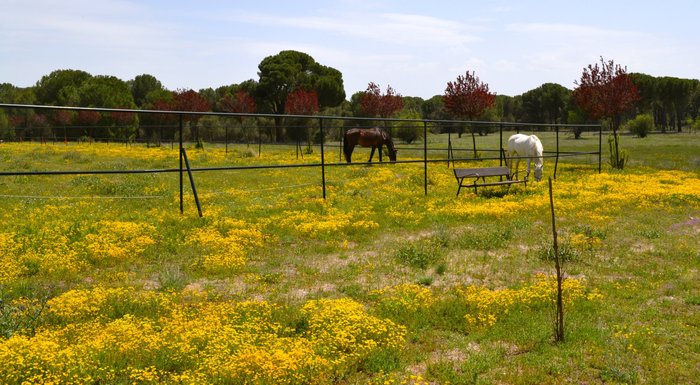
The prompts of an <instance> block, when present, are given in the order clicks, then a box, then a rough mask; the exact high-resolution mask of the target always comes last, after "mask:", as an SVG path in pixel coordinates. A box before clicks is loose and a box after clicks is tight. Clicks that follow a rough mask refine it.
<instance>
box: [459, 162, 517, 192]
mask: <svg viewBox="0 0 700 385" xmlns="http://www.w3.org/2000/svg"><path fill="white" fill-rule="evenodd" d="M454 174H455V178H457V183H458V185H459V186H458V187H457V196H459V192H460V191H461V190H462V187H473V188H474V193H475V194H476V193H477V188H478V187H483V186H498V185H507V186H510V185H511V184H514V183H525V185H526V186H527V180H518V179H511V175H510V170H509V169H508V167H504V166H501V167H481V168H455V169H454ZM487 177H500V178H501V179H500V180H498V181H488V182H487V181H486V178H487ZM503 177H505V178H506V179H505V180H503ZM469 178H473V179H472V180H470V179H469ZM465 179H467V182H466V183H465ZM479 179H481V182H479Z"/></svg>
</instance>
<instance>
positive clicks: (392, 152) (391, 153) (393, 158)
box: [387, 146, 398, 162]
mask: <svg viewBox="0 0 700 385" xmlns="http://www.w3.org/2000/svg"><path fill="white" fill-rule="evenodd" d="M387 150H388V152H389V160H390V161H392V162H396V153H397V152H398V151H396V149H395V148H394V146H391V148H388V146H387Z"/></svg>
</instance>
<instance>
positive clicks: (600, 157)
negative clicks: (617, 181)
mask: <svg viewBox="0 0 700 385" xmlns="http://www.w3.org/2000/svg"><path fill="white" fill-rule="evenodd" d="M602 163H603V125H602V124H601V125H599V126H598V174H600V172H601V170H602V167H601V165H602Z"/></svg>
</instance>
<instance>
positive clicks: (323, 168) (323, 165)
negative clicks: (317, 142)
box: [318, 118, 326, 200]
mask: <svg viewBox="0 0 700 385" xmlns="http://www.w3.org/2000/svg"><path fill="white" fill-rule="evenodd" d="M318 127H319V129H320V130H321V184H323V200H326V159H325V157H324V154H323V151H324V147H323V142H325V134H324V133H323V118H318Z"/></svg>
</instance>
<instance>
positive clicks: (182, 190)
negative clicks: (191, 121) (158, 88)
mask: <svg viewBox="0 0 700 385" xmlns="http://www.w3.org/2000/svg"><path fill="white" fill-rule="evenodd" d="M178 116H179V117H180V134H179V136H180V138H179V146H180V151H178V152H179V153H180V214H184V212H185V205H184V203H183V198H182V197H183V195H184V193H185V188H184V185H183V182H184V181H183V175H182V173H183V172H184V170H183V159H182V157H183V153H182V150H183V149H184V147H183V145H182V127H183V124H182V114H178Z"/></svg>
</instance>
